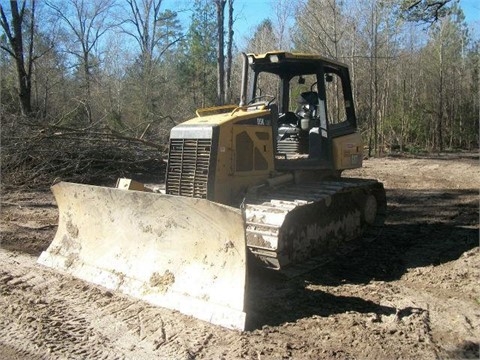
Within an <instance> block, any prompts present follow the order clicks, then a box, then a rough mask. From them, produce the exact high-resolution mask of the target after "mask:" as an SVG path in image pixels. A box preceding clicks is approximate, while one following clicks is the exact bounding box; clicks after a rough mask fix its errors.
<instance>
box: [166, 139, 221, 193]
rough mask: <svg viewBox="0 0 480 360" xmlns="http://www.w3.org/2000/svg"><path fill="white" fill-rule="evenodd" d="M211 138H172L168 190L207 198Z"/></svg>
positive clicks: (167, 181)
mask: <svg viewBox="0 0 480 360" xmlns="http://www.w3.org/2000/svg"><path fill="white" fill-rule="evenodd" d="M211 149H212V140H211V139H170V153H169V157H168V168H167V180H166V192H167V194H171V195H182V196H189V197H197V198H203V199H206V198H207V189H208V175H209V170H210V155H211Z"/></svg>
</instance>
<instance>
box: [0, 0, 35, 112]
mask: <svg viewBox="0 0 480 360" xmlns="http://www.w3.org/2000/svg"><path fill="white" fill-rule="evenodd" d="M26 4H27V1H26V0H24V1H23V2H22V4H21V7H20V8H19V7H18V2H17V1H10V10H11V16H12V19H11V21H10V22H9V21H8V19H7V16H6V13H5V9H4V8H3V5H1V4H0V15H1V18H0V25H1V26H2V28H3V30H4V31H5V35H6V37H7V40H8V45H7V44H1V45H0V48H2V49H3V50H5V51H6V52H7V53H8V54H9V55H10V56H11V57H12V58H13V59H14V60H15V65H16V68H17V79H18V98H19V101H20V109H21V112H22V114H23V115H29V114H30V113H31V112H32V105H31V94H32V69H33V62H34V61H35V60H36V59H37V58H38V57H35V56H34V54H33V38H34V31H35V0H31V1H30V8H29V9H28V8H27V7H26ZM25 24H26V25H27V26H28V28H27V30H26V31H27V32H26V35H27V36H26V37H24V30H25V29H24V25H25ZM25 41H27V43H24V42H25Z"/></svg>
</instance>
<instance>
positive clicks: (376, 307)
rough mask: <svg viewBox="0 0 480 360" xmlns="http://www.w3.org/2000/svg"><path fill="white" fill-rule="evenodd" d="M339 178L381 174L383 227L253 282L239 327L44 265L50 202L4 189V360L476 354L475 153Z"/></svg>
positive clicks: (0, 316) (378, 163) (52, 215)
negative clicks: (337, 251) (330, 255)
mask: <svg viewBox="0 0 480 360" xmlns="http://www.w3.org/2000/svg"><path fill="white" fill-rule="evenodd" d="M345 175H347V176H355V177H365V178H377V179H379V180H380V181H382V182H383V183H384V185H385V188H386V190H387V198H388V217H387V221H386V225H385V228H384V231H383V233H382V235H381V236H380V237H379V238H378V239H377V240H376V241H374V242H370V243H362V244H361V246H359V247H358V249H357V250H355V251H354V252H353V253H350V254H348V255H341V256H340V255H339V256H337V257H336V258H334V259H332V261H331V262H329V263H327V264H325V265H324V266H322V267H320V268H318V269H315V270H314V271H312V272H311V273H309V274H306V275H302V276H301V277H299V278H295V279H291V280H285V279H282V278H278V277H276V276H268V275H265V274H264V275H262V276H256V277H255V278H254V279H250V280H251V282H250V283H251V284H255V286H256V289H257V291H255V292H251V294H253V295H251V296H250V297H249V298H248V299H247V304H248V312H249V322H250V324H251V326H252V327H253V329H252V330H250V331H244V332H237V331H231V330H226V329H223V328H221V327H218V326H214V325H211V324H208V323H205V322H202V321H199V320H196V319H194V318H191V317H188V316H184V315H182V314H180V313H178V312H175V311H170V310H167V309H162V308H155V307H153V306H150V305H148V304H146V303H143V302H141V301H137V300H135V299H132V298H129V297H127V296H124V295H121V294H118V293H116V292H113V291H108V290H106V289H103V288H101V287H97V286H94V285H91V284H88V283H85V282H83V281H80V280H77V279H74V278H72V277H69V276H64V275H60V274H58V273H55V272H53V271H51V270H49V269H47V268H44V267H42V266H40V265H37V264H36V259H37V257H38V255H39V254H40V252H41V251H42V250H44V249H46V248H47V246H48V245H49V243H50V241H51V240H52V239H53V236H54V233H55V230H56V223H57V209H56V206H55V202H54V199H53V197H52V196H51V195H50V193H49V192H26V191H23V192H3V193H2V198H1V205H2V207H1V249H0V262H1V264H2V265H1V267H0V309H2V310H1V311H0V358H2V359H66V358H68V359H242V358H244V359H256V360H258V359H365V358H369V359H399V358H403V359H447V358H453V359H460V358H474V359H478V358H479V344H480V286H479V279H480V252H479V247H478V246H479V185H480V166H479V155H478V153H461V154H460V153H457V154H443V155H439V156H432V157H428V158H427V157H424V158H419V157H417V158H406V157H388V158H378V159H371V160H366V161H365V162H364V168H362V169H359V170H354V171H349V172H347V173H346V174H345ZM258 289H263V290H262V291H260V292H259V291H258Z"/></svg>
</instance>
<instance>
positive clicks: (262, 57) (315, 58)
mask: <svg viewBox="0 0 480 360" xmlns="http://www.w3.org/2000/svg"><path fill="white" fill-rule="evenodd" d="M247 57H248V62H249V64H250V67H251V68H252V69H253V70H254V71H255V72H261V71H265V72H269V73H273V74H277V75H282V74H289V75H290V76H296V75H308V74H316V73H317V72H318V70H319V68H321V67H327V68H330V69H335V70H337V71H341V70H343V69H345V68H347V65H345V64H343V63H341V62H339V61H336V60H333V59H329V58H327V57H323V56H321V55H317V54H307V53H292V52H286V51H270V52H267V53H264V54H254V53H249V54H247Z"/></svg>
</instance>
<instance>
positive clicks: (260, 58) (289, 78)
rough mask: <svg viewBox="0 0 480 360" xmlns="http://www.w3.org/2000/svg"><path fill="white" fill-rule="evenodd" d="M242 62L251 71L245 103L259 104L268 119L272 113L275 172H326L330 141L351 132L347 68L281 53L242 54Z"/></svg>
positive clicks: (353, 120) (330, 162) (353, 129)
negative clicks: (264, 107)
mask: <svg viewBox="0 0 480 360" xmlns="http://www.w3.org/2000/svg"><path fill="white" fill-rule="evenodd" d="M247 60H248V64H249V67H250V69H251V70H252V71H251V74H250V78H249V81H248V84H249V89H248V95H247V96H246V98H247V99H250V101H249V103H255V102H257V101H259V100H265V101H266V103H267V106H269V107H270V109H271V110H272V114H276V113H277V112H278V117H276V121H274V123H273V124H272V125H273V131H274V134H275V168H276V169H279V170H288V169H301V168H304V169H332V168H333V160H332V140H333V139H334V138H335V137H338V136H343V135H348V134H352V133H355V132H356V128H357V124H356V118H355V111H354V107H353V99H352V93H351V87H350V82H349V74H348V68H347V66H346V65H344V64H341V63H338V62H335V61H332V60H329V59H326V58H323V57H321V56H318V55H308V54H294V53H286V52H271V53H266V54H262V55H256V54H248V55H247ZM245 77H247V74H244V78H245ZM244 82H245V84H244V85H243V86H242V90H243V91H244V88H246V83H247V81H246V79H244ZM244 96H245V95H244V94H242V98H243V97H244ZM274 118H275V116H274Z"/></svg>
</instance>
